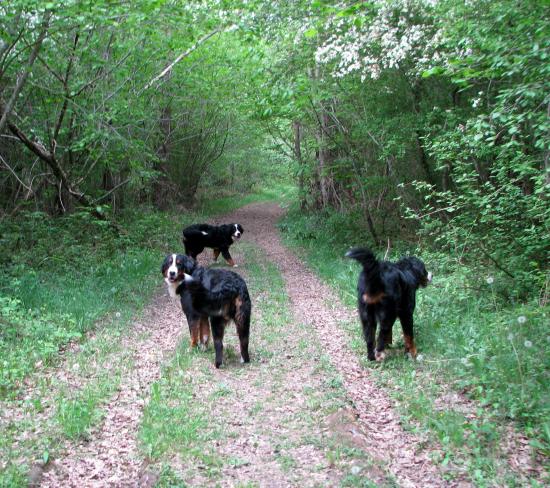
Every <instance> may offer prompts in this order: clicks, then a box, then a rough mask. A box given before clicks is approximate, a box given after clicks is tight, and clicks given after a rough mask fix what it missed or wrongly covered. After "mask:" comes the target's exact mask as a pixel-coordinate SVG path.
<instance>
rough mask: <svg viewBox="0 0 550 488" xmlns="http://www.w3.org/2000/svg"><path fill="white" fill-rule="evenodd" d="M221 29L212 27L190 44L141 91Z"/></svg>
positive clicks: (149, 86)
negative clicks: (208, 31) (210, 30)
mask: <svg viewBox="0 0 550 488" xmlns="http://www.w3.org/2000/svg"><path fill="white" fill-rule="evenodd" d="M221 30H222V29H221V27H218V28H217V29H214V30H213V31H212V32H210V33H209V34H206V35H205V36H203V37H201V38H200V39H199V40H198V41H197V42H196V43H195V44H193V46H191V47H190V48H189V49H188V50H187V51H185V52H184V53H181V54H180V55H179V56H178V57H177V58H176V59H175V60H174V61H172V62H171V63H170V64H169V65H168V66H167V67H166V68H164V69H163V70H162V71H161V73H160V74H159V75H157V76H155V77H154V78H153V79H152V80H151V81H150V82H149V83H147V84H146V85H145V86H144V87H143V90H142V91H145V90H147V89H148V88H151V86H153V84H154V83H155V82H157V81H158V80H160V79H161V78H162V77H163V76H165V75H166V74H167V73H168V72H169V71H170V70H171V69H172V68H173V67H174V66H175V65H176V64H177V63H179V62H180V61H181V60H182V59H183V58H185V57H187V56H189V55H190V54H191V53H192V52H193V51H195V50H196V49H197V48H198V47H199V46H200V45H201V44H203V43H204V42H206V41H207V40H208V39H210V38H211V37H212V36H214V35H215V34H217V33H218V32H220V31H221Z"/></svg>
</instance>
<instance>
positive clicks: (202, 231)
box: [183, 224, 244, 266]
mask: <svg viewBox="0 0 550 488" xmlns="http://www.w3.org/2000/svg"><path fill="white" fill-rule="evenodd" d="M243 232H244V229H243V227H242V225H240V224H225V225H210V224H193V225H190V226H189V227H186V228H185V229H183V245H184V246H185V254H186V255H187V256H190V257H192V258H193V259H197V256H198V255H199V254H200V253H201V252H202V251H204V248H205V247H210V248H212V249H213V250H214V261H216V260H217V259H218V256H219V255H220V253H221V255H222V256H223V257H224V258H225V260H226V261H227V263H228V264H229V266H236V264H235V261H233V258H232V257H231V254H229V246H231V245H232V244H233V243H234V242H236V241H238V240H239V239H240V238H241V236H242V235H243Z"/></svg>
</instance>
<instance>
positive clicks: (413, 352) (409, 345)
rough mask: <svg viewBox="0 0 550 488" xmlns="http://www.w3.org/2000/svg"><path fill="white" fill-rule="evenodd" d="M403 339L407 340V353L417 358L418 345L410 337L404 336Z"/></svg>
mask: <svg viewBox="0 0 550 488" xmlns="http://www.w3.org/2000/svg"><path fill="white" fill-rule="evenodd" d="M403 339H404V340H405V352H408V353H410V355H411V356H412V357H413V358H415V357H416V344H415V343H414V339H413V338H412V337H411V336H408V335H403Z"/></svg>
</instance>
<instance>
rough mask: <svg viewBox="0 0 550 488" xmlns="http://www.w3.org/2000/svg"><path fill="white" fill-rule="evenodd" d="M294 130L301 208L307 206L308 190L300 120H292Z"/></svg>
mask: <svg viewBox="0 0 550 488" xmlns="http://www.w3.org/2000/svg"><path fill="white" fill-rule="evenodd" d="M292 130H293V133H294V157H295V158H296V161H297V162H298V167H299V170H298V188H299V194H300V209H301V210H304V209H305V208H306V190H305V185H304V170H305V168H304V161H303V160H302V125H301V124H300V122H299V121H297V120H295V121H294V122H292Z"/></svg>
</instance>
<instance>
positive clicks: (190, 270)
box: [179, 254, 198, 274]
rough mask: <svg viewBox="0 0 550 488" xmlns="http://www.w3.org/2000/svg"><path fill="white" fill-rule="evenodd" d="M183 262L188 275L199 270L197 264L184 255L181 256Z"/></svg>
mask: <svg viewBox="0 0 550 488" xmlns="http://www.w3.org/2000/svg"><path fill="white" fill-rule="evenodd" d="M179 258H180V259H182V260H183V269H184V271H185V272H186V273H187V274H192V273H193V271H195V269H196V268H197V266H198V264H197V262H196V261H195V260H194V259H193V258H192V257H190V256H184V255H183V254H182V255H180V256H179Z"/></svg>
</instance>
